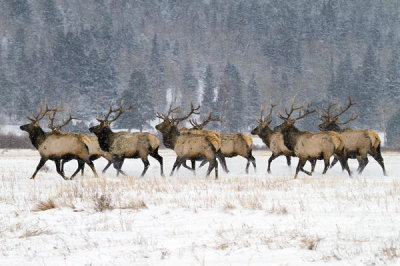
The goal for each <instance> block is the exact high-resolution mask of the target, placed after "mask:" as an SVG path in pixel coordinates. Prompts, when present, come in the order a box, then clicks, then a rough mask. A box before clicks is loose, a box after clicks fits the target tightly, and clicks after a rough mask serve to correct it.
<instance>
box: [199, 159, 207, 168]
mask: <svg viewBox="0 0 400 266" xmlns="http://www.w3.org/2000/svg"><path fill="white" fill-rule="evenodd" d="M207 162H208V161H207V160H203V161H202V162H201V164H200V166H199V168H200V167H203V166H204V165H205V164H206V163H207Z"/></svg>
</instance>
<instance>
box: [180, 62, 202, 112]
mask: <svg viewBox="0 0 400 266" xmlns="http://www.w3.org/2000/svg"><path fill="white" fill-rule="evenodd" d="M181 88H182V105H183V106H186V105H188V104H189V103H190V102H193V104H194V105H197V103H198V102H199V100H198V99H199V91H198V81H197V79H196V77H195V76H194V74H193V67H192V64H191V63H190V62H186V65H185V69H184V70H183V78H182V87H181Z"/></svg>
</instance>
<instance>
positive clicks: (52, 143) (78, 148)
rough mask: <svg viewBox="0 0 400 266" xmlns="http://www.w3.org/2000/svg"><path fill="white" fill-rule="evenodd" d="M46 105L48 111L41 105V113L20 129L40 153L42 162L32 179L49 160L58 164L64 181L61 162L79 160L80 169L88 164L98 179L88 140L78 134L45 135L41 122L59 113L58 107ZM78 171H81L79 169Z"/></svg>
mask: <svg viewBox="0 0 400 266" xmlns="http://www.w3.org/2000/svg"><path fill="white" fill-rule="evenodd" d="M45 105H46V109H45V110H43V104H42V103H41V104H40V111H39V113H38V114H37V115H35V114H32V117H29V116H27V118H28V119H29V120H30V121H31V123H29V124H26V125H22V126H21V127H20V129H21V130H23V131H26V132H28V133H29V138H30V140H31V142H32V144H33V146H35V148H36V149H37V150H38V151H39V154H40V157H41V159H40V162H39V164H38V166H37V167H36V171H35V172H34V173H33V175H32V177H31V179H33V178H35V176H36V174H37V172H38V171H39V170H40V168H42V166H43V165H44V164H45V163H46V161H47V160H52V161H54V162H55V164H56V169H57V173H58V174H60V175H61V176H62V177H63V178H64V179H67V178H66V177H65V175H64V173H63V171H62V170H61V163H60V162H61V160H62V159H77V160H78V163H79V165H80V167H81V165H82V164H83V165H84V164H85V163H86V164H88V165H89V167H90V168H91V169H92V171H93V173H94V175H95V177H97V173H96V169H95V168H94V165H93V162H92V161H91V160H90V158H89V151H88V145H87V143H88V140H87V139H85V138H82V137H80V136H79V135H77V134H60V133H59V132H53V133H45V132H44V131H43V129H42V128H41V127H40V125H39V122H40V120H42V119H43V118H44V117H45V116H46V115H48V114H49V113H51V112H58V111H59V108H58V107H57V108H56V109H49V108H48V105H47V102H46V103H45ZM69 121H70V120H69ZM60 129H61V127H60ZM77 171H79V167H78V170H77ZM71 178H73V176H72V177H71Z"/></svg>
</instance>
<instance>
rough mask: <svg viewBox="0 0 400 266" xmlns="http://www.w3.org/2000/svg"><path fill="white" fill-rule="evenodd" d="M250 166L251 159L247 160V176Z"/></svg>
mask: <svg viewBox="0 0 400 266" xmlns="http://www.w3.org/2000/svg"><path fill="white" fill-rule="evenodd" d="M249 166H250V159H249V158H247V163H246V174H248V173H249Z"/></svg>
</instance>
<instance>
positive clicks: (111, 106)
mask: <svg viewBox="0 0 400 266" xmlns="http://www.w3.org/2000/svg"><path fill="white" fill-rule="evenodd" d="M123 106H124V100H122V101H121V104H120V106H119V107H118V108H116V109H113V103H112V102H111V104H110V109H109V111H108V113H107V114H106V115H105V116H104V119H101V118H99V117H96V119H97V121H99V122H100V123H104V122H108V123H111V122H114V121H115V120H117V119H118V118H119V117H120V116H121V115H122V114H123V113H126V112H129V111H130V110H131V109H132V108H133V106H132V105H129V107H128V108H126V109H124V108H123ZM117 112H118V113H117ZM112 113H117V115H116V116H114V118H113V119H109V117H110V115H111V114H112Z"/></svg>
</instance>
